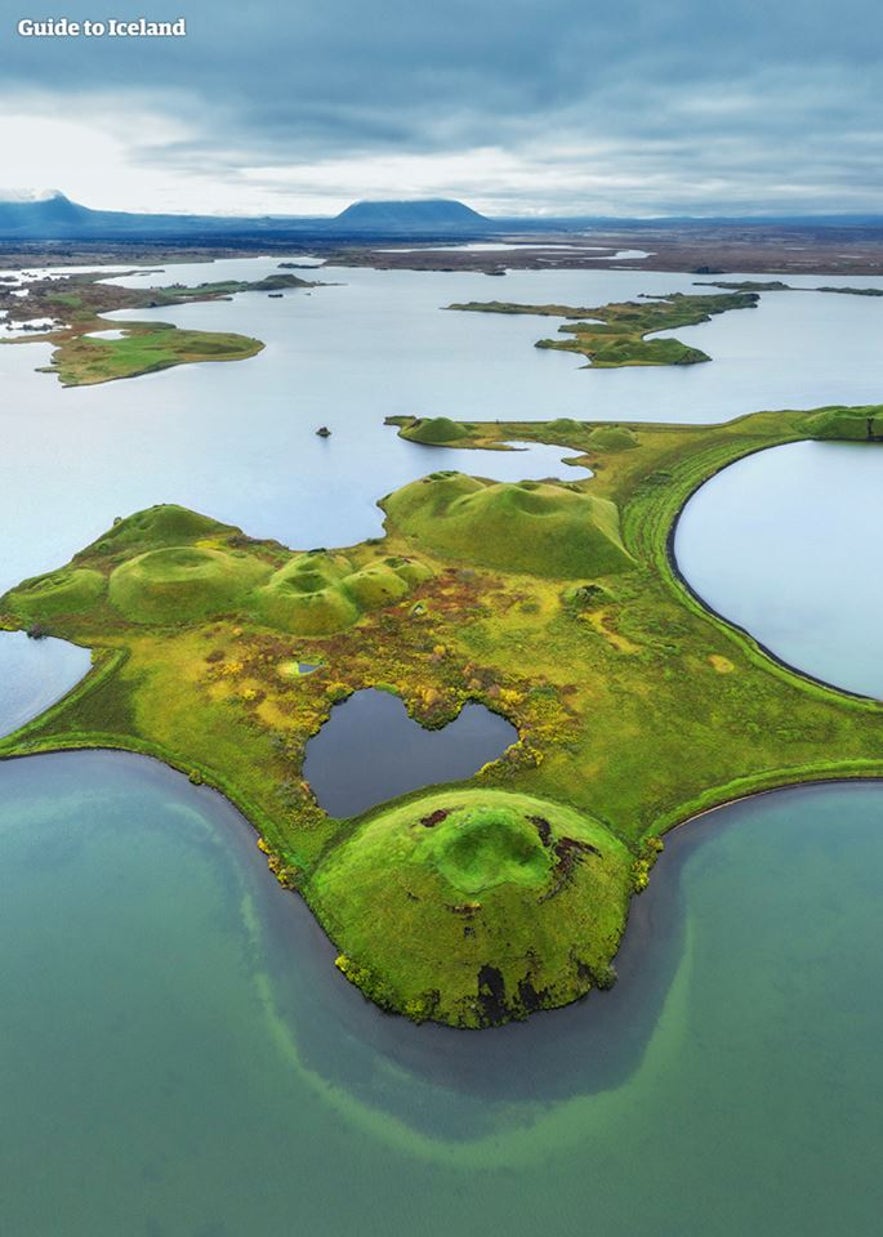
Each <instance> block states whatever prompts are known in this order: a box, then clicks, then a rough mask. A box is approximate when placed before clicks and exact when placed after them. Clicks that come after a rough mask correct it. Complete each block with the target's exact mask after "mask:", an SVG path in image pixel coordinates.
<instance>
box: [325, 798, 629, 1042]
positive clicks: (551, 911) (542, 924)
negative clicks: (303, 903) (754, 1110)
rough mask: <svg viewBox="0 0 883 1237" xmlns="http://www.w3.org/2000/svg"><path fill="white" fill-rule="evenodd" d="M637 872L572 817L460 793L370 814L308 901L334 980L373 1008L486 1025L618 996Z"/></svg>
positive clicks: (622, 852) (528, 802) (586, 821)
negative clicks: (616, 953) (617, 972)
mask: <svg viewBox="0 0 883 1237" xmlns="http://www.w3.org/2000/svg"><path fill="white" fill-rule="evenodd" d="M632 861H633V860H632V855H631V854H630V852H629V851H628V849H627V848H626V847H625V846H624V845H623V844H622V842H620V841H619V839H618V838H616V837H614V836H613V835H612V834H611V833H610V831H609V830H608V829H606V828H605V827H604V825H602V824H601V823H600V821H597V820H593V819H592V818H591V817H589V816H585V815H583V814H582V813H579V812H576V811H574V809H573V808H569V807H567V806H565V805H563V804H560V803H554V802H548V801H546V800H544V799H538V798H535V797H534V796H531V795H526V794H516V793H513V792H509V791H502V790H489V789H481V790H469V789H465V788H463V789H458V790H450V791H440V792H433V793H431V794H429V795H424V796H417V797H415V798H413V799H409V800H408V801H407V802H406V803H404V804H401V805H399V806H395V807H392V808H389V809H381V810H379V811H377V812H373V813H372V814H371V815H370V816H368V817H367V818H365V819H364V820H362V821H361V822H360V823H359V825H358V828H357V829H356V830H355V832H354V833H353V834H352V835H351V836H349V837H348V838H346V840H345V841H343V842H341V844H340V845H339V846H338V847H336V848H335V850H334V851H333V852H332V853H331V855H330V856H329V858H328V859H327V861H326V862H325V863H323V864H321V865H320V867H319V869H318V871H317V872H316V874H315V876H314V877H313V880H312V882H311V884H310V890H309V897H310V900H311V902H312V903H313V905H314V906H315V908H316V910H317V913H318V914H319V915H320V917H321V919H322V921H323V923H324V924H325V925H326V928H327V930H328V932H329V934H330V935H331V936H332V938H333V939H334V940H335V941H336V942H337V943H338V945H339V946H340V949H341V953H340V955H339V956H338V959H337V965H338V967H339V968H340V969H341V970H342V971H343V973H344V974H345V975H346V976H347V977H348V978H350V979H351V980H353V981H354V982H356V983H358V984H359V986H360V987H362V988H363V989H366V990H367V991H368V992H369V995H370V996H371V997H372V999H374V1000H375V1001H377V1002H378V1003H379V1004H382V1005H384V1006H387V1007H390V1008H393V1009H404V1010H405V1011H406V1012H407V1013H408V1014H410V1016H411V1017H413V1018H417V1019H422V1018H435V1019H438V1020H441V1021H443V1022H452V1023H455V1024H461V1025H468V1026H474V1025H488V1024H493V1023H497V1022H503V1021H505V1020H506V1019H508V1018H511V1017H512V1016H513V1015H515V1016H519V1017H524V1016H526V1015H527V1014H529V1013H531V1012H532V1011H533V1010H536V1009H540V1008H542V1007H543V1006H544V1005H546V1006H547V1005H564V1004H566V1003H567V1002H568V1001H570V1000H572V999H574V997H576V996H578V995H580V994H581V993H582V992H583V991H584V990H585V987H586V982H587V981H589V982H593V983H595V984H599V983H600V984H601V985H602V986H603V985H604V984H605V983H607V982H608V980H609V979H610V978H611V972H610V964H609V958H610V952H611V946H612V945H614V942H616V941H617V940H618V937H619V933H620V930H621V924H622V918H623V915H624V913H625V910H626V902H627V900H628V891H629V889H630V886H631V870H632ZM404 942H407V948H406V951H403V943H404ZM403 952H407V955H408V957H407V964H406V965H403V963H402V953H403ZM442 977H443V982H441V979H442Z"/></svg>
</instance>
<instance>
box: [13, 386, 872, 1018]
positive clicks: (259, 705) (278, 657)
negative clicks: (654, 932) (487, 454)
mask: <svg viewBox="0 0 883 1237" xmlns="http://www.w3.org/2000/svg"><path fill="white" fill-rule="evenodd" d="M881 424H883V410H881V409H880V408H878V407H871V408H860V409H841V408H830V409H822V410H818V411H817V412H815V413H803V412H779V413H757V414H754V415H751V416H747V417H742V418H740V419H738V420H736V421H733V422H730V423H729V424H726V425H717V426H710V427H704V426H666V425H622V426H609V425H604V426H599V425H597V424H594V425H593V424H590V423H584V422H577V421H572V420H560V421H553V422H548V423H546V424H537V423H502V424H500V425H496V424H494V425H482V426H480V427H477V428H478V431H479V433H478V437H479V438H480V439H482V440H493V441H496V442H497V443H499V444H500V445H502V444H503V443H504V442H505V441H506V440H507V439H514V438H517V439H522V440H525V439H527V440H535V441H539V442H546V443H557V444H560V445H562V446H566V447H568V448H570V449H572V450H573V449H575V450H577V451H581V452H583V453H584V459H585V461H586V462H587V463H588V465H589V466H590V467H591V469H592V470H593V472H594V476H593V477H591V478H588V479H586V480H581V481H575V482H568V483H556V482H547V483H542V484H539V485H534V486H533V488H531V486H528V487H527V488H525V487H523V486H522V487H519V486H515V487H508V488H506V487H503V489H502V490H500V489H498V487H496V486H495V485H494V484H492V483H488V482H475V481H470V480H469V479H466V478H462V477H460V476H459V475H458V474H453V475H452V474H446V473H444V472H442V473H441V474H440V475H438V476H436V477H434V478H430V480H429V481H427V482H425V483H424V482H417V483H415V485H416V486H417V490H416V491H414V488H413V487H405V489H404V490H402V491H399V492H397V493H396V494H394V495H391V496H388V498H387V499H385V500H384V507H385V510H386V512H387V536H386V538H385V539H384V540H383V541H382V542H379V543H378V542H376V541H374V542H368V543H365V544H362V545H358V546H351V547H346V548H343V549H341V550H339V551H333V552H328V551H318V552H313V553H309V552H306V553H304V552H300V553H295V552H292V551H291V550H289V549H287V548H286V547H284V546H281V545H279V544H277V543H275V542H268V541H254V540H252V539H250V538H249V537H247V536H246V535H244V534H243V533H242V532H241V531H240V530H238V529H236V528H233V527H231V526H228V525H223V524H219V523H217V522H216V521H213V520H211V519H209V518H208V517H205V516H199V515H196V514H194V513H192V512H188V511H186V510H184V509H182V508H179V507H170V506H162V507H156V508H152V509H150V510H148V511H146V512H140V513H137V514H136V515H134V516H131V517H128V518H127V519H124V520H122V521H120V522H118V523H117V524H116V525H115V526H114V527H113V528H112V529H110V530H108V532H107V533H106V534H105V535H104V536H103V537H101V538H99V539H98V540H97V541H96V542H95V543H94V544H93V545H91V546H89V547H87V548H86V549H85V550H83V551H82V552H81V553H80V554H78V555H76V556H75V557H74V559H73V560H72V562H71V563H70V564H69V565H68V566H67V567H63V568H60V569H59V570H57V571H54V572H52V573H49V574H48V575H47V576H44V577H39V578H37V579H35V580H30V581H26V582H25V583H23V584H22V585H21V586H19V588H17V589H14V590H12V591H11V592H10V593H8V594H6V595H5V597H3V598H2V599H0V615H2V621H3V623H4V624H5V625H6V626H8V627H12V628H15V627H19V628H25V629H30V630H31V631H32V632H34V633H35V634H37V633H39V632H46V633H50V634H53V635H58V636H61V637H65V638H67V639H71V640H74V641H76V642H78V643H80V644H84V645H87V646H91V647H92V648H93V649H95V650H96V654H95V666H94V668H93V671H92V673H91V674H90V675H89V676H88V677H87V678H86V679H85V680H84V681H83V683H81V684H80V685H79V686H78V687H77V688H76V689H75V690H74V691H73V692H72V693H71V694H70V695H69V696H68V697H67V698H66V699H65V700H63V701H61V702H60V703H59V704H57V705H56V706H54V707H53V708H52V709H50V710H49V711H48V712H47V713H46V714H44V715H43V716H42V717H41V718H39V719H37V720H36V721H34V722H32V723H30V724H29V725H27V726H25V727H23V728H22V729H21V730H20V731H18V732H17V733H16V734H14V735H11V736H9V737H8V738H6V739H4V740H2V741H0V755H4V756H12V755H23V754H27V753H31V752H38V751H46V750H51V749H55V748H69V747H78V746H80V747H82V746H110V747H123V748H129V749H132V750H135V751H141V752H146V753H149V754H152V755H156V756H158V757H160V758H161V759H163V760H165V761H167V762H168V763H170V764H172V765H174V766H175V767H177V768H180V769H183V770H184V771H185V772H187V773H189V774H190V776H191V777H192V778H193V779H194V780H204V781H206V782H209V783H211V784H213V785H215V786H217V787H219V788H220V789H221V790H222V791H224V793H226V794H227V795H228V796H229V797H230V798H231V799H232V800H233V801H234V802H235V803H236V804H237V805H238V806H239V807H240V808H241V809H242V811H243V812H244V813H245V814H246V816H247V817H248V818H249V819H250V820H251V821H252V823H253V824H254V826H255V828H256V829H257V830H258V833H259V834H260V844H261V846H262V847H263V848H264V849H265V850H266V852H267V854H268V857H269V860H270V863H271V866H272V867H273V869H274V870H275V871H276V872H277V874H278V876H279V878H280V880H282V881H283V883H285V884H288V885H291V886H292V887H296V888H298V889H300V890H301V892H302V893H303V895H304V896H305V897H306V899H307V900H308V901H309V903H310V904H311V905H312V907H313V908H314V910H315V912H316V914H317V916H318V917H319V919H320V921H321V922H322V923H323V925H324V926H325V928H326V930H327V931H328V933H329V935H330V936H331V937H332V939H333V940H334V941H335V942H336V944H337V946H338V948H339V952H340V959H339V965H340V967H341V969H342V970H343V971H344V972H345V973H346V974H347V975H348V976H349V977H350V978H351V979H352V980H353V981H354V982H356V983H358V984H359V985H360V987H362V988H363V990H364V991H365V992H366V993H367V994H368V995H369V996H371V997H372V998H373V999H374V1000H376V1001H378V1002H379V1003H381V1004H384V1005H385V1006H387V1007H389V1008H392V1009H396V1010H399V1011H403V1012H406V1013H408V1014H410V1015H411V1016H412V1017H415V1018H423V1017H431V1018H435V1019H438V1020H439V1021H446V1022H451V1023H454V1024H457V1025H465V1026H478V1025H484V1024H486V1023H489V1022H498V1021H503V1020H505V1019H507V1018H510V1017H520V1016H523V1015H524V1014H526V1013H528V1012H530V1011H531V1010H533V1009H535V1008H543V1007H546V1006H552V1005H558V1004H562V1003H564V1002H566V1001H569V1000H572V999H575V998H576V997H578V996H580V995H582V994H583V993H585V992H586V991H588V990H589V989H590V988H591V987H596V986H603V985H605V984H607V983H609V982H610V980H611V979H612V970H611V964H612V960H613V957H614V955H615V952H616V948H617V945H618V942H619V939H620V936H621V933H622V931H623V928H624V924H625V918H626V910H627V906H628V902H629V899H630V897H631V895H632V894H633V892H634V891H636V890H639V889H640V888H642V887H643V885H644V884H646V882H647V879H648V874H649V871H650V868H651V865H652V862H653V859H654V857H655V855H656V853H657V850H658V848H659V846H660V845H661V839H662V837H663V835H664V834H665V832H666V831H667V830H668V829H670V828H671V827H672V826H674V825H676V824H678V823H680V822H682V821H684V820H686V819H688V818H689V817H691V816H693V815H695V814H696V813H697V812H699V811H702V810H703V809H706V808H709V807H712V806H715V805H718V804H720V803H723V802H725V801H727V800H730V799H732V798H734V797H737V796H739V795H743V794H748V793H752V792H755V791H759V790H763V789H769V788H772V787H775V786H781V785H786V784H789V783H795V782H801V781H807V780H812V779H820V778H829V777H860V776H881V775H883V707H881V705H880V704H879V703H878V702H876V701H873V700H868V699H863V698H858V697H853V696H849V695H847V694H845V693H842V692H838V691H836V690H834V689H832V688H829V687H827V686H825V685H823V684H820V683H817V682H814V681H812V680H809V679H807V678H806V677H803V676H801V675H799V674H797V673H795V672H793V671H792V670H790V669H788V668H787V667H785V666H782V665H781V664H779V663H777V662H776V661H774V660H773V659H772V658H771V657H770V656H769V655H768V654H766V653H765V651H764V650H763V649H762V648H760V647H759V646H758V645H757V644H756V643H755V642H754V641H753V640H752V639H751V638H750V637H749V636H747V635H746V634H745V633H742V632H740V631H738V630H735V629H734V628H733V627H732V626H730V625H729V624H727V623H726V622H724V621H723V620H722V619H720V618H718V617H717V616H715V615H713V614H711V613H710V612H709V611H708V610H707V609H706V608H705V607H704V606H703V605H702V603H701V602H700V601H699V600H698V599H697V598H696V597H694V596H693V595H692V594H691V593H690V592H689V590H688V589H687V588H686V586H685V585H684V584H683V582H682V581H681V580H680V579H679V578H678V575H677V572H676V570H675V569H674V567H673V565H672V562H671V558H670V553H669V544H670V536H671V531H672V527H673V524H674V522H675V520H676V517H677V514H678V512H679V510H680V508H681V506H682V505H683V503H684V502H685V500H686V499H687V498H688V496H689V495H690V494H691V493H692V492H693V491H694V490H695V489H696V487H697V486H699V485H700V484H701V483H702V482H703V481H704V480H705V479H706V478H707V477H709V476H710V475H711V474H713V473H714V472H715V471H716V470H718V469H720V468H722V467H724V466H726V465H727V464H728V463H730V462H731V461H733V460H735V459H737V458H739V457H741V456H744V455H746V454H748V453H750V452H753V451H757V450H761V449H763V448H765V447H769V446H772V445H775V444H778V443H783V442H789V441H795V440H798V439H803V438H812V437H825V438H828V437H840V438H864V439H867V438H868V437H869V436H870V437H871V438H872V439H875V438H876V437H877V433H876V430H877V427H878V426H879V425H881ZM869 427H870V429H869ZM868 449H869V450H872V449H874V448H873V447H871V446H869V448H868ZM443 462H444V453H443V450H440V452H439V463H443ZM498 492H499V493H503V494H504V495H510V497H511V495H512V494H513V493H514V495H515V499H516V500H517V501H514V502H511V501H510V500H509V499H507V500H506V504H504V506H505V511H506V517H507V519H513V520H521V519H522V517H523V519H524V521H525V525H524V527H525V528H530V527H532V526H531V525H530V524H529V521H530V520H536V521H537V522H538V523H539V524H540V525H542V523H543V521H546V520H548V521H549V527H550V528H551V529H552V530H553V532H552V533H551V534H550V536H549V541H548V544H547V545H545V546H544V548H543V550H542V553H539V554H537V555H536V556H535V557H527V558H523V559H519V560H518V561H517V562H516V561H515V559H516V558H517V557H518V555H517V545H516V541H518V542H520V540H521V537H522V534H523V532H524V530H523V529H522V530H520V531H519V534H518V537H517V538H513V540H512V541H511V542H507V541H506V537H505V529H504V526H505V522H506V521H505V520H503V521H502V524H501V525H500V527H499V528H498V527H497V526H496V525H494V531H493V532H492V533H491V532H489V524H488V522H489V521H491V522H493V521H494V520H495V519H496V512H495V504H494V503H493V502H488V501H487V500H486V498H484V497H483V496H485V495H487V494H489V493H490V494H491V495H493V494H495V493H498ZM415 493H416V494H417V498H416V499H414V494H415ZM452 494H453V498H452V497H451V495H452ZM439 496H440V498H439ZM476 496H477V497H478V498H479V499H482V500H483V501H474V498H475V497H476ZM522 497H524V498H526V499H527V500H529V501H526V502H524V503H522ZM436 498H439V502H440V514H439V515H438V517H437V518H435V517H430V515H429V512H430V511H431V510H432V507H433V504H434V503H435V501H436ZM412 500H413V501H412ZM449 500H450V501H449ZM457 503H460V504H461V506H460V507H456V504H457ZM454 508H456V511H455V514H454V515H453V516H449V515H448V514H447V513H448V512H450V511H451V510H452V509H454ZM577 508H578V510H579V516H578V518H575V519H573V520H571V519H570V518H562V512H563V513H565V514H567V513H569V512H570V511H571V509H573V510H577ZM605 512H606V513H607V515H606V516H605V518H604V520H602V519H601V515H600V514H599V513H605ZM608 517H609V518H608ZM614 517H615V518H614ZM448 521H450V525H451V526H450V529H447V530H445V531H440V530H442V529H444V526H445V525H446V523H447V522H448ZM605 521H606V522H605ZM501 528H502V529H503V530H504V531H500V529H501ZM601 531H603V532H604V537H603V538H601V537H600V532H601ZM524 535H526V533H524ZM497 542H499V544H496V543H497ZM614 544H615V546H616V547H617V555H616V556H615V557H614V558H613V559H611V558H610V555H609V547H610V546H611V545H614ZM501 547H502V549H501ZM620 547H621V548H620ZM550 564H554V567H553V566H551V565H550ZM304 598H318V599H319V600H317V601H311V602H308V604H307V606H306V607H305V606H304V605H303V604H302V602H303V599H304ZM317 615H321V621H314V620H315V619H316V616H317ZM302 662H306V663H309V664H310V665H312V666H318V667H319V668H318V669H317V670H315V671H314V672H313V673H310V674H302V675H301V674H294V673H292V666H296V665H298V664H299V663H302ZM376 685H383V686H385V687H386V688H387V689H389V690H393V691H395V692H397V693H398V694H399V695H400V696H401V697H402V698H403V700H404V701H405V703H406V704H407V706H408V708H409V710H410V711H411V713H412V715H413V716H414V717H415V718H416V719H417V720H419V721H421V722H423V723H424V724H426V725H429V726H440V725H443V724H445V723H446V722H447V721H449V720H451V719H452V718H453V717H455V716H456V715H457V712H458V710H459V709H460V708H461V707H462V705H463V703H464V702H466V701H468V700H473V701H480V702H482V703H484V704H485V705H487V706H488V707H489V708H491V709H493V710H495V711H497V712H499V713H500V714H502V715H504V716H505V717H507V718H508V719H509V720H510V721H511V722H512V723H513V724H514V725H515V726H516V727H517V729H518V733H519V741H518V743H516V744H515V745H514V746H512V747H511V748H509V749H508V750H507V751H506V753H504V755H503V756H502V757H501V758H500V759H499V760H496V761H494V762H493V763H491V764H489V765H486V766H485V767H484V768H483V769H482V770H481V771H480V772H479V773H478V774H477V775H476V776H475V777H474V778H472V779H470V780H469V781H468V782H466V783H462V784H454V785H448V786H445V787H444V788H441V789H439V788H436V789H433V788H427V789H425V790H424V791H421V792H419V793H418V794H415V795H411V796H406V797H405V798H404V799H402V800H398V801H395V802H393V803H391V804H387V805H383V806H382V807H380V808H378V809H375V810H373V811H372V812H371V813H369V814H367V815H366V816H365V817H363V818H361V819H354V820H334V819H331V818H329V817H328V816H327V815H326V813H324V812H323V811H322V810H321V809H320V808H319V806H318V805H317V803H316V802H315V800H314V798H313V796H312V794H311V791H310V788H309V786H308V785H307V784H306V783H305V782H304V780H303V775H302V768H303V757H304V751H305V746H306V744H307V742H308V740H309V738H310V737H311V735H313V734H314V733H315V732H316V731H317V730H318V728H319V727H320V726H321V725H322V724H323V722H324V721H325V720H326V719H327V718H328V716H329V712H330V709H331V707H332V705H333V704H334V703H335V702H337V701H341V700H343V699H345V698H346V697H347V696H348V695H349V694H350V693H352V692H354V691H356V690H358V689H361V688H364V687H370V686H376ZM342 773H345V771H342ZM440 814H441V815H440ZM427 821H429V822H432V823H426V822H427ZM538 822H543V823H538ZM587 848H588V849H587ZM592 848H594V849H592ZM596 852H598V853H596Z"/></svg>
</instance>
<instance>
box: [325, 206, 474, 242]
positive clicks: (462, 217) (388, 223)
mask: <svg viewBox="0 0 883 1237" xmlns="http://www.w3.org/2000/svg"><path fill="white" fill-rule="evenodd" d="M329 227H330V228H331V229H333V230H334V231H341V232H348V233H352V232H370V233H372V234H373V235H378V234H382V233H390V234H396V235H401V234H403V233H419V234H421V235H428V234H432V235H439V234H444V233H455V234H457V235H475V234H476V233H483V232H487V231H491V230H493V229H494V224H493V223H492V222H491V220H490V219H486V218H485V217H484V215H480V214H479V213H478V211H475V210H473V209H472V208H471V207H470V206H465V205H464V204H463V203H462V202H457V201H454V200H453V199H450V198H429V199H422V200H418V201H390V202H354V203H353V204H352V206H348V207H347V208H346V210H344V211H341V213H340V214H339V215H338V216H337V217H336V218H335V219H333V220H332V222H331V223H330V225H329Z"/></svg>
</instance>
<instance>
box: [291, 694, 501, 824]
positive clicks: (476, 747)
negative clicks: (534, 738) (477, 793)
mask: <svg viewBox="0 0 883 1237" xmlns="http://www.w3.org/2000/svg"><path fill="white" fill-rule="evenodd" d="M517 739H518V731H517V730H516V729H515V727H514V726H513V725H511V723H510V722H507V721H506V720H505V718H502V717H499V716H498V715H497V714H496V713H491V711H490V709H487V708H485V706H484V705H483V704H466V705H464V706H463V708H462V709H461V711H460V715H459V717H457V719H456V720H455V721H453V722H451V723H450V724H449V725H448V726H445V727H444V728H443V729H442V730H427V729H425V728H424V727H423V726H421V725H419V723H418V722H415V721H413V720H412V718H410V717H409V716H408V714H407V712H406V711H405V706H404V705H403V704H402V702H401V700H400V699H399V698H398V696H393V695H390V694H389V693H388V692H383V691H378V690H377V689H376V688H368V689H366V690H365V691H359V692H355V693H354V694H353V695H352V696H350V697H349V699H348V700H346V701H344V703H343V704H339V705H336V706H335V708H334V709H333V710H332V712H331V718H330V719H329V721H327V722H326V723H325V725H324V726H323V727H322V729H321V730H320V731H319V733H318V734H317V735H315V736H314V738H312V739H310V741H309V743H308V744H307V753H306V759H305V760H304V777H305V778H306V779H307V781H308V782H309V783H310V785H311V786H312V788H313V792H314V793H315V795H316V798H317V799H318V801H319V804H320V806H321V807H322V808H324V809H325V811H326V812H328V814H329V815H331V816H340V817H346V816H356V815H358V813H359V812H364V811H366V810H367V809H368V808H369V807H373V806H374V805H375V804H376V803H383V802H384V801H385V800H386V799H394V798H395V797H396V796H397V795H404V794H407V792H408V791H409V790H419V788H420V787H421V786H432V785H434V784H435V783H436V782H456V781H459V780H460V779H461V778H466V777H471V776H472V774H473V773H477V772H478V770H479V769H480V768H481V766H482V765H483V764H487V762H488V761H490V760H496V759H497V757H498V756H501V755H502V754H503V752H504V751H505V750H506V748H507V747H509V745H510V744H512V743H515V742H516V741H517Z"/></svg>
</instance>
